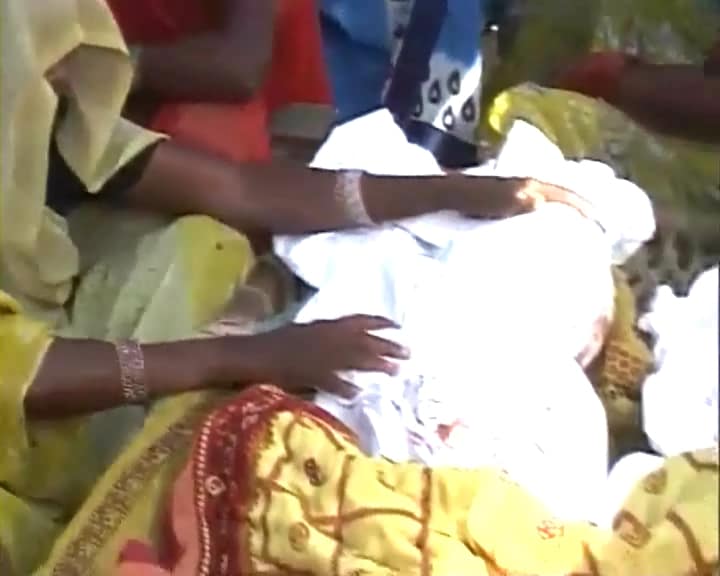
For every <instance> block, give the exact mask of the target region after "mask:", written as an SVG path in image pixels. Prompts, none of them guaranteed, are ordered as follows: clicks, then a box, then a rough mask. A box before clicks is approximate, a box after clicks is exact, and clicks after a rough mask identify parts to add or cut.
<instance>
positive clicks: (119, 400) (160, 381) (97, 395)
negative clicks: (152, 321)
mask: <svg viewBox="0 0 720 576" xmlns="http://www.w3.org/2000/svg"><path fill="white" fill-rule="evenodd" d="M219 348H220V346H219V342H218V341H217V340H214V339H211V340H197V341H188V342H176V343H172V344H154V345H149V346H143V355H144V359H145V379H146V385H147V388H148V390H149V391H150V393H151V395H152V396H153V397H155V398H161V397H164V396H168V395H172V394H180V393H183V392H191V391H194V390H199V389H200V388H201V387H203V386H207V383H208V382H212V381H213V380H215V379H217V378H218V377H220V376H221V371H222V367H221V360H220V359H221V357H220V355H219ZM237 353H238V356H237V358H239V359H242V358H246V356H245V355H244V354H243V350H242V347H239V349H238V351H237ZM247 370H248V372H250V369H249V368H247ZM119 382H120V367H119V365H118V360H117V356H116V353H115V347H114V346H113V344H111V343H107V342H101V341H98V340H71V339H63V338H56V339H55V340H54V341H53V343H52V344H51V345H50V348H49V350H48V352H47V354H46V355H45V358H44V360H43V364H42V366H41V368H40V370H39V372H38V374H37V376H36V377H35V379H34V381H33V384H32V386H30V388H29V389H28V392H27V394H26V396H25V410H26V413H27V416H28V418H30V419H37V420H43V419H55V418H63V417H69V416H76V415H78V414H86V413H91V412H98V411H102V410H106V409H109V408H114V407H116V406H120V405H122V404H124V400H123V396H122V388H121V386H120V384H119Z"/></svg>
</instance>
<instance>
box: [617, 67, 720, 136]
mask: <svg viewBox="0 0 720 576" xmlns="http://www.w3.org/2000/svg"><path fill="white" fill-rule="evenodd" d="M717 66H718V63H717V62H716V61H715V60H711V61H710V62H709V65H708V66H705V69H703V68H699V67H692V66H680V65H678V66H670V65H667V66H659V65H648V64H631V65H629V66H628V67H627V68H626V70H625V72H624V73H623V75H622V77H621V79H620V84H619V89H618V93H617V98H616V101H614V102H612V104H613V105H615V106H617V107H618V108H620V109H621V110H623V111H624V112H625V113H626V114H628V115H629V116H631V117H632V118H634V119H635V120H637V121H639V122H640V123H642V124H644V125H646V126H648V127H649V128H651V129H654V130H657V131H659V132H662V133H665V134H668V135H672V136H678V137H682V138H687V139H690V140H698V141H702V142H711V143H720V75H717V74H711V73H710V71H712V70H716V68H717Z"/></svg>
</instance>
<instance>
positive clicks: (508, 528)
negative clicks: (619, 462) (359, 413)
mask: <svg viewBox="0 0 720 576" xmlns="http://www.w3.org/2000/svg"><path fill="white" fill-rule="evenodd" d="M570 433H572V432H570ZM628 490H629V494H628V498H627V499H626V501H625V504H624V506H623V507H622V509H621V510H619V511H618V512H617V514H616V515H615V519H614V522H613V523H612V528H609V527H608V528H606V529H601V528H598V527H595V526H592V525H590V524H583V523H577V524H569V523H565V522H562V521H560V520H558V519H557V518H554V517H552V516H551V515H550V514H549V513H548V512H547V510H545V509H544V508H543V506H541V505H540V504H539V503H538V502H537V501H536V500H534V499H533V498H532V497H530V496H529V495H528V494H527V493H526V492H525V491H524V490H523V489H522V488H520V487H519V486H518V485H516V484H514V483H513V482H512V481H511V480H510V479H509V478H508V477H507V476H505V475H504V474H502V473H501V472H499V471H496V470H489V469H481V470H453V469H448V468H436V469H432V470H431V469H429V468H425V467H423V466H421V465H419V464H413V463H406V464H393V463H391V462H389V461H387V460H381V459H373V458H368V457H367V456H365V455H364V454H363V453H362V452H361V451H360V449H359V448H358V446H357V442H356V440H355V438H354V437H353V436H352V434H351V433H349V432H348V431H347V430H346V429H345V428H344V427H343V426H342V425H341V424H339V423H338V422H337V421H335V420H334V419H333V418H332V417H330V416H329V415H327V414H326V413H323V411H322V410H320V409H319V408H317V407H316V406H313V405H311V404H307V403H305V402H303V401H301V400H298V399H295V398H292V397H289V396H287V395H285V394H283V393H282V392H280V391H279V390H277V389H273V388H268V387H259V388H253V389H250V390H248V391H246V392H244V393H243V394H241V395H240V396H239V397H237V398H236V399H235V400H233V401H232V402H230V403H228V404H227V405H226V406H223V407H222V408H221V409H219V410H217V411H215V412H214V413H213V414H212V415H211V416H210V417H208V418H207V419H206V420H205V422H204V423H203V424H202V426H201V429H200V433H199V434H198V437H197V441H196V444H195V447H194V450H193V457H192V459H191V461H190V463H189V464H188V465H187V467H186V468H185V470H184V471H183V473H182V474H181V475H180V477H179V478H178V481H177V483H176V485H175V489H174V491H173V494H172V498H171V502H170V513H169V518H170V521H169V526H168V533H169V537H168V538H166V539H165V541H164V546H162V547H160V548H155V549H153V547H148V546H144V545H143V544H142V543H138V542H131V543H129V544H128V546H127V547H126V548H125V549H124V551H123V554H122V557H121V560H120V570H119V572H117V574H119V576H240V575H241V574H313V575H315V576H338V575H342V576H356V575H357V576H380V575H383V576H391V575H393V576H394V575H398V576H399V575H408V576H410V575H423V576H444V575H447V576H457V575H468V576H469V575H472V576H499V575H501V574H513V575H516V576H556V575H558V574H566V575H571V574H572V575H575V576H686V575H689V574H697V575H701V574H702V575H707V576H712V575H715V574H717V570H718V511H717V506H718V454H717V450H712V449H711V450H707V451H701V452H697V453H694V454H685V455H683V456H681V457H677V458H673V459H670V460H668V461H666V462H665V463H664V465H660V466H658V469H657V470H656V471H654V472H652V473H651V474H649V475H648V476H647V477H646V478H644V479H643V480H642V481H641V482H639V483H638V485H637V486H636V487H635V488H634V489H632V490H631V489H630V487H628ZM595 497H596V498H598V499H600V498H601V495H596V496H595ZM74 566H76V565H73V564H66V565H65V568H66V569H68V573H71V574H74V573H76V572H71V571H70V570H69V569H70V568H72V567H74ZM108 574H116V572H115V571H111V572H108Z"/></svg>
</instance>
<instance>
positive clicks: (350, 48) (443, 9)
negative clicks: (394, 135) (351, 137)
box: [321, 0, 495, 168]
mask: <svg viewBox="0 0 720 576" xmlns="http://www.w3.org/2000/svg"><path fill="white" fill-rule="evenodd" d="M493 4H495V2H493ZM489 12H490V2H488V3H487V4H486V3H485V2H476V1H475V0H441V1H436V0H416V1H415V2H385V1H384V0H368V1H365V2H361V3H360V2H354V1H353V0H322V2H321V24H322V34H323V40H324V44H325V53H326V58H327V61H328V66H329V73H330V81H331V85H332V89H333V98H334V101H335V106H336V108H337V110H338V115H339V120H340V121H344V120H349V119H352V118H355V117H357V116H360V115H362V114H365V113H366V112H369V111H371V110H373V109H376V108H379V107H383V106H387V107H388V108H389V109H390V110H391V111H392V112H393V115H394V116H395V118H396V120H397V121H398V123H399V124H400V125H402V126H403V128H404V129H405V131H406V133H407V135H408V137H409V138H410V140H411V141H412V142H416V143H418V144H420V145H422V146H424V147H426V148H427V149H429V150H430V151H431V152H433V154H435V156H436V157H437V158H438V160H439V161H440V163H441V164H442V165H443V166H446V167H448V168H457V167H462V166H472V165H474V164H475V163H476V161H477V156H478V151H477V141H476V130H475V127H476V124H477V121H478V118H479V115H480V111H479V106H480V89H481V76H482V68H483V67H482V64H483V62H482V55H481V52H480V38H481V36H482V32H483V28H484V25H485V23H486V22H487V20H488V14H487V13H489ZM388 31H389V34H388Z"/></svg>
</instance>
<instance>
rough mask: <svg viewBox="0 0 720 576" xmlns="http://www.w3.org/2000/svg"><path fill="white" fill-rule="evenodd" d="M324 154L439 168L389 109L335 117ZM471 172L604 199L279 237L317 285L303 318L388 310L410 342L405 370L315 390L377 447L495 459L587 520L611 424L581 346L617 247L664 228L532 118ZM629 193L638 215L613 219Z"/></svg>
mask: <svg viewBox="0 0 720 576" xmlns="http://www.w3.org/2000/svg"><path fill="white" fill-rule="evenodd" d="M314 165H315V166H317V167H322V168H332V169H364V170H366V171H368V172H371V173H375V174H393V175H401V174H404V175H413V174H414V175H428V174H439V173H441V171H440V168H439V167H438V166H437V164H436V163H435V161H434V159H433V158H432V156H430V155H429V154H428V153H426V152H425V151H423V150H422V149H420V148H417V147H415V146H412V145H410V144H409V143H408V142H407V141H406V140H405V137H404V136H403V134H402V132H401V131H400V130H399V129H398V128H397V126H396V125H395V124H394V123H393V121H392V119H391V117H390V115H389V114H388V113H387V112H386V111H381V112H377V113H375V114H373V115H370V116H368V117H365V118H362V119H359V120H357V121H355V122H353V123H350V124H347V125H344V126H341V127H339V128H337V129H336V130H335V131H334V132H333V134H332V135H331V136H330V138H329V139H328V141H327V142H326V144H325V145H324V147H323V148H322V149H321V151H320V152H319V153H318V155H317V157H316V161H315V164H314ZM472 173H474V174H476V175H482V174H495V175H500V176H534V177H536V178H538V179H541V180H544V181H548V182H551V183H555V184H559V185H563V186H566V187H568V188H570V189H572V190H574V191H575V192H577V193H580V194H581V195H583V196H584V197H585V198H586V199H588V200H590V201H591V202H592V203H593V204H594V205H595V207H596V212H595V215H596V218H597V220H598V222H599V224H598V223H596V222H593V221H591V220H588V219H586V218H584V217H582V216H581V215H580V214H579V213H578V212H577V211H575V210H573V209H572V208H569V207H567V206H563V205H559V204H548V205H546V206H544V207H542V208H541V209H540V210H538V211H536V212H534V213H532V214H527V215H523V216H518V217H515V218H511V219H507V220H502V221H479V220H471V219H467V218H464V217H462V216H460V215H458V214H454V213H443V214H436V215H431V216H426V217H422V218H417V219H412V220H407V221H403V222H398V223H394V224H387V225H385V226H381V227H378V228H375V229H369V230H359V231H353V232H340V233H327V234H318V235H313V236H307V237H292V238H289V237H286V238H279V239H278V240H277V241H276V251H277V253H278V254H279V255H280V257H282V258H283V259H284V260H285V262H286V263H287V264H288V265H289V266H290V268H291V269H293V270H294V271H295V272H296V273H297V274H298V275H299V276H300V277H302V278H303V279H304V280H305V281H306V282H308V283H309V284H310V285H311V286H313V287H315V288H316V289H317V293H316V294H315V296H314V297H313V298H311V299H310V301H309V302H308V303H307V305H306V306H305V307H304V308H303V309H302V310H301V311H300V313H299V315H298V317H297V321H298V322H311V321H313V320H318V319H333V318H339V317H342V316H346V315H348V314H357V313H364V314H373V315H380V316H385V317H387V318H390V319H392V320H394V321H396V322H397V324H398V325H399V326H401V328H400V329H399V330H397V331H395V330H393V331H388V332H386V333H384V334H381V335H383V336H386V337H388V338H392V339H394V340H396V341H399V342H401V343H403V344H405V345H407V346H408V347H409V348H410V350H411V352H412V358H411V359H410V360H409V361H407V362H406V363H404V364H403V365H402V366H401V370H400V373H399V374H398V375H397V376H396V377H387V376H384V375H381V374H372V373H370V374H369V373H364V374H347V375H345V377H347V378H348V379H349V380H351V381H352V382H353V383H354V384H355V385H356V386H358V387H359V388H360V389H361V393H360V394H359V395H358V397H357V398H355V399H354V400H352V401H349V402H348V401H343V400H342V399H340V398H338V397H336V396H333V395H329V394H318V397H317V400H316V401H317V403H318V404H319V405H320V406H321V407H323V408H324V409H326V410H327V411H329V412H330V413H332V414H333V415H335V416H336V417H337V418H339V419H340V420H341V421H343V422H344V423H345V424H347V425H348V426H349V427H350V428H351V429H353V430H354V431H355V432H356V434H357V435H358V437H359V439H360V441H361V443H362V445H363V447H364V449H365V450H366V451H367V452H368V453H369V454H372V455H377V456H384V457H386V458H389V459H391V460H395V461H408V460H409V461H417V462H422V463H425V464H427V465H430V466H456V467H479V466H495V467H499V468H501V469H504V470H506V471H508V472H509V473H510V475H511V476H512V477H514V478H515V479H516V480H517V481H518V482H520V483H521V484H523V485H525V486H526V487H527V488H528V489H530V490H531V491H532V492H534V493H535V494H536V495H537V496H539V497H540V498H542V499H543V500H544V501H545V503H546V504H547V505H549V506H550V507H551V508H552V509H553V511H555V512H556V513H558V514H559V515H561V516H563V517H565V518H568V519H581V518H587V517H589V516H590V515H591V514H592V513H593V510H592V497H591V496H590V497H589V495H592V494H593V493H597V492H596V491H597V490H601V489H602V484H603V482H604V481H605V479H606V476H607V425H606V419H605V414H604V410H603V408H602V405H601V403H600V401H599V399H598V398H597V396H596V395H595V393H594V391H593V389H592V386H591V384H590V382H589V381H588V379H587V378H586V376H585V375H584V373H583V371H582V369H581V367H580V366H579V365H578V364H577V362H576V361H575V357H576V356H577V355H578V354H579V353H580V352H581V350H582V349H583V348H584V347H585V346H586V345H587V343H588V340H589V337H590V335H591V333H592V326H593V323H594V322H595V321H596V320H597V319H598V317H599V316H601V315H603V314H611V309H612V300H613V284H612V277H611V273H610V267H611V263H612V262H613V255H614V254H615V255H616V256H618V255H619V256H618V257H619V258H623V257H624V256H626V255H627V253H628V252H632V251H633V250H634V248H635V247H636V245H637V244H639V243H641V242H643V241H645V240H646V239H647V238H648V237H649V236H650V235H651V234H652V232H653V229H654V221H653V218H652V209H651V208H650V204H649V202H648V200H647V197H646V196H645V195H644V193H642V192H641V191H640V190H639V189H638V188H637V187H635V186H634V185H632V184H630V183H629V182H627V181H623V180H619V179H617V178H615V175H614V174H613V172H612V170H611V169H610V168H608V167H607V166H604V165H602V164H598V163H595V162H580V163H576V162H567V161H566V160H565V159H564V158H563V157H562V155H561V154H560V152H559V150H558V149H557V148H556V147H555V146H554V145H553V144H552V143H551V142H549V141H548V140H547V139H546V138H545V137H544V136H543V135H542V134H541V133H540V132H539V131H538V130H536V129H535V128H534V127H532V126H530V125H528V124H525V123H519V124H517V125H516V126H515V127H514V128H513V130H512V132H511V133H510V135H509V137H508V140H507V142H506V144H505V146H504V148H503V150H502V151H501V153H500V155H499V157H498V159H497V161H495V162H493V163H491V164H488V165H485V166H483V167H480V168H478V169H476V170H474V171H472ZM479 193H481V192H479ZM620 204H622V207H623V208H622V210H623V211H625V212H626V211H627V210H628V209H632V210H634V211H635V212H636V214H635V216H636V218H633V219H631V218H629V216H628V215H627V214H626V213H625V212H623V214H624V215H623V216H621V217H619V218H614V219H613V218H611V217H610V215H611V213H612V214H614V212H615V209H617V206H618V205H620ZM637 218H639V223H638V219H637Z"/></svg>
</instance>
